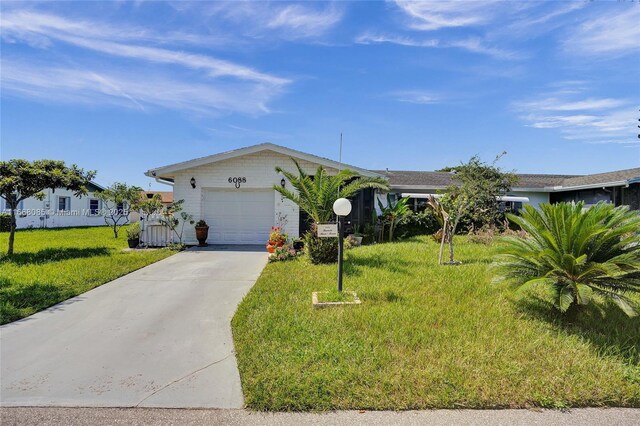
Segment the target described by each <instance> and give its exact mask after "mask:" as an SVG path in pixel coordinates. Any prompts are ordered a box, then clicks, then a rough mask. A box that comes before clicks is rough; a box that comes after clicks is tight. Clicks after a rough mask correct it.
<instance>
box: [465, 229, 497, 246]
mask: <svg viewBox="0 0 640 426" xmlns="http://www.w3.org/2000/svg"><path fill="white" fill-rule="evenodd" d="M497 234H499V231H498V230H497V229H496V228H495V227H493V226H483V227H482V228H480V229H476V230H475V231H473V232H470V233H469V241H471V242H472V243H475V244H484V245H486V246H489V245H491V243H493V239H494V238H495V236H496V235H497Z"/></svg>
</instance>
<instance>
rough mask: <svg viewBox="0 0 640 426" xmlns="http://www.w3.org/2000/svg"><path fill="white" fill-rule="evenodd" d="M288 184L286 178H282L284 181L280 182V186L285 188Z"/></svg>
mask: <svg viewBox="0 0 640 426" xmlns="http://www.w3.org/2000/svg"><path fill="white" fill-rule="evenodd" d="M286 184H287V181H286V180H284V178H282V180H281V181H280V186H281V187H283V188H284V187H285V185H286Z"/></svg>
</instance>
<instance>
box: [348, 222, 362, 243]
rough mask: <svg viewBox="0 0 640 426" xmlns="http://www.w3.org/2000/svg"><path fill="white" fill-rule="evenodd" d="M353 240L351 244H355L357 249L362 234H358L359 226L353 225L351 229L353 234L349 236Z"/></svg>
mask: <svg viewBox="0 0 640 426" xmlns="http://www.w3.org/2000/svg"><path fill="white" fill-rule="evenodd" d="M350 236H351V237H352V238H353V242H354V243H355V246H356V247H359V246H361V245H362V237H363V235H362V233H361V232H360V225H355V226H354V227H353V234H351V235H350Z"/></svg>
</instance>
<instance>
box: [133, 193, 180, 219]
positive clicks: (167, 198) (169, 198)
mask: <svg viewBox="0 0 640 426" xmlns="http://www.w3.org/2000/svg"><path fill="white" fill-rule="evenodd" d="M156 194H159V195H160V197H161V198H162V206H163V207H167V206H169V205H170V204H171V203H172V202H173V192H171V191H142V192H141V193H140V196H141V197H142V198H143V199H144V198H148V199H151V198H153V196H154V195H156ZM156 216H157V215H156ZM139 220H140V213H138V212H137V211H134V210H132V211H131V212H129V222H132V223H133V222H138V221H139Z"/></svg>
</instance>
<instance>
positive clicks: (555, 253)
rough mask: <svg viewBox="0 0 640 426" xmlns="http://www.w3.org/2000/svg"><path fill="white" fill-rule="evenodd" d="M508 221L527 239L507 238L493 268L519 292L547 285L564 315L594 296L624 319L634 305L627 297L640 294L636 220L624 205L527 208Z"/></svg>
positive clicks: (639, 242)
mask: <svg viewBox="0 0 640 426" xmlns="http://www.w3.org/2000/svg"><path fill="white" fill-rule="evenodd" d="M508 217H509V220H511V221H512V222H514V223H516V224H518V225H519V226H520V227H521V228H522V229H524V230H525V231H526V232H527V233H528V234H529V237H528V238H526V239H520V238H508V239H506V241H507V246H506V248H505V249H504V252H503V253H502V254H501V255H500V256H499V258H498V259H497V260H496V262H495V263H494V265H495V266H496V267H497V269H498V270H500V271H501V272H503V273H504V277H500V278H499V279H509V280H513V281H514V282H515V283H516V284H517V285H519V286H521V287H530V286H533V285H538V284H543V285H548V286H551V288H552V289H553V294H554V305H555V306H556V307H557V308H558V309H559V310H560V311H561V312H566V311H567V310H568V309H569V308H571V307H579V306H581V305H586V304H588V303H589V301H590V299H591V298H592V295H600V296H603V297H604V298H607V299H610V300H612V301H613V302H615V303H616V304H617V305H618V306H619V307H620V308H621V309H622V310H623V311H624V312H625V313H626V314H627V315H628V316H635V315H637V314H638V304H637V302H636V301H634V300H632V299H631V298H629V297H628V295H629V294H631V293H639V292H640V215H639V214H638V212H635V211H630V210H629V208H628V207H627V206H621V207H614V206H613V205H611V204H605V203H598V204H597V205H595V206H593V207H591V208H589V209H588V210H585V209H584V204H583V203H582V202H580V203H577V204H576V203H559V204H542V205H540V210H536V209H535V208H533V207H531V206H530V205H526V206H525V208H524V210H523V211H521V216H520V217H518V216H514V215H509V216H508Z"/></svg>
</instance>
